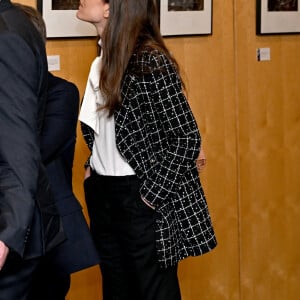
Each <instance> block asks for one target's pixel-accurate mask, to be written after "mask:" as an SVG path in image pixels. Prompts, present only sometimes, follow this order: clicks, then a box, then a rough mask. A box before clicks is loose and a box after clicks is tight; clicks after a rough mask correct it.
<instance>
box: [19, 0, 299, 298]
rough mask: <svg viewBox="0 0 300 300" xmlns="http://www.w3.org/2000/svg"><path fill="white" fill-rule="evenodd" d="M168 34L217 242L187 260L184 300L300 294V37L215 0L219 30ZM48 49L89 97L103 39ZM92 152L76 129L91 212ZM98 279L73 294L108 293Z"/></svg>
mask: <svg viewBox="0 0 300 300" xmlns="http://www.w3.org/2000/svg"><path fill="white" fill-rule="evenodd" d="M20 2H23V3H25V4H29V5H32V6H35V1H30V0H27V1H26V0H23V1H20ZM166 42H167V44H168V46H169V47H170V49H171V50H172V52H173V53H174V55H175V56H176V57H177V59H178V61H179V63H180V65H181V68H182V71H183V73H184V78H185V79H186V81H187V87H188V95H189V101H190V104H191V107H192V110H193V112H194V114H195V117H196V119H197V122H198V125H199V127H200V130H201V133H202V137H203V145H204V148H205V151H206V155H207V166H206V169H205V171H204V172H203V174H202V175H201V179H202V182H203V185H204V188H205V191H206V195H207V201H208V205H209V208H210V212H211V215H212V219H213V222H214V225H215V229H216V234H217V238H218V241H219V245H218V247H217V248H216V249H215V250H214V251H212V252H211V253H209V254H206V255H204V256H203V257H197V258H188V259H186V260H184V261H183V262H181V263H180V266H179V278H180V284H181V289H182V298H183V300H200V299H202V300H205V299H207V300H214V299H216V300H224V299H228V300H235V299H244V300H253V299H255V300H269V299H270V300H271V299H272V300H296V299H299V298H300V285H299V281H300V252H299V250H298V248H299V246H300V242H299V239H298V237H299V236H300V226H299V224H298V222H297V221H298V219H299V218H300V206H299V199H300V184H299V183H300V182H299V178H300V170H299V166H300V139H299V137H300V84H299V78H300V58H299V53H300V35H274V36H257V35H256V34H255V1H243V0H228V1H217V0H216V1H214V5H213V35H211V36H198V37H180V38H168V39H166ZM258 47H270V49H271V61H269V62H257V61H256V48H258ZM47 52H48V54H49V55H50V54H53V55H54V54H58V55H60V56H61V67H62V70H61V71H59V72H56V73H55V74H56V75H58V76H62V77H64V78H66V79H68V80H71V81H73V82H75V83H76V84H77V86H78V87H79V89H80V92H81V95H82V94H83V91H84V86H85V82H86V78H87V75H88V71H89V66H90V63H91V61H92V60H93V58H94V57H95V55H96V40H95V39H93V38H92V39H91V38H90V39H63V40H49V41H48V43H47ZM87 154H88V152H87V149H86V147H85V145H84V143H83V140H82V137H81V135H80V131H79V130H78V142H77V147H76V156H75V165H74V190H75V193H76V195H77V196H78V198H79V199H80V201H81V202H82V204H83V206H84V211H85V213H86V208H85V205H84V197H83V189H82V180H83V168H82V165H83V162H84V161H85V159H86V157H87ZM99 281H100V273H99V270H98V269H97V267H94V268H91V269H88V270H85V271H82V272H79V273H77V274H74V275H73V276H72V287H71V290H70V292H69V295H68V300H96V299H97V300H99V299H101V296H100V294H101V286H100V284H99ZM170 300H171V299H170Z"/></svg>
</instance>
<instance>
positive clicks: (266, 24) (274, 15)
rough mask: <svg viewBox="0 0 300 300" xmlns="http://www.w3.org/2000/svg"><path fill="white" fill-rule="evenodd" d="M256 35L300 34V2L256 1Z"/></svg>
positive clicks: (285, 0)
mask: <svg viewBox="0 0 300 300" xmlns="http://www.w3.org/2000/svg"><path fill="white" fill-rule="evenodd" d="M256 33H257V34H287V33H300V0H256Z"/></svg>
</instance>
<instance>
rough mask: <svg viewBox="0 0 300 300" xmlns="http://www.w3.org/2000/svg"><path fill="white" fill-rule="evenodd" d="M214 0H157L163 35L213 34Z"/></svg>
mask: <svg viewBox="0 0 300 300" xmlns="http://www.w3.org/2000/svg"><path fill="white" fill-rule="evenodd" d="M212 2H213V1H212V0H185V1H183V0H157V7H158V11H159V24H160V31H161V34H162V36H164V37H167V36H185V35H191V36H193V35H211V34H212V5H213V3H212Z"/></svg>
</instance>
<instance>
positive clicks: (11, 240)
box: [0, 0, 65, 300]
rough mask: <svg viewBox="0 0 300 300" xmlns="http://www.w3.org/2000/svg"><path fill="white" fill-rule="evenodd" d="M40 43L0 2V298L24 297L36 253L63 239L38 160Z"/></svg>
mask: <svg viewBox="0 0 300 300" xmlns="http://www.w3.org/2000/svg"><path fill="white" fill-rule="evenodd" d="M47 78H48V74H47V59H46V53H45V45H44V43H43V40H42V38H41V36H40V35H39V33H38V32H37V31H36V30H35V28H34V26H33V25H32V23H31V22H30V21H29V20H28V18H27V17H26V15H25V14H24V13H23V12H22V11H21V10H19V9H17V8H15V7H14V6H13V5H12V3H11V2H10V0H1V1H0V128H1V130H0V269H1V270H0V291H1V292H0V299H1V300H16V299H18V300H23V299H26V297H27V294H28V289H29V286H30V284H31V280H32V274H33V272H34V271H35V269H36V268H37V266H38V264H39V262H40V257H41V256H43V255H44V254H45V253H46V252H49V251H51V250H53V249H54V248H55V247H56V246H57V245H58V244H60V243H61V242H62V241H64V240H65V235H64V233H63V230H62V222H61V218H60V216H59V215H58V211H57V209H56V206H55V204H54V200H53V197H52V194H51V192H50V185H49V182H48V179H47V177H46V172H45V169H44V167H43V164H42V159H41V152H40V132H41V127H42V121H43V118H44V109H45V104H46V90H47Z"/></svg>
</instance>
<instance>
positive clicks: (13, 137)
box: [0, 33, 41, 255]
mask: <svg viewBox="0 0 300 300" xmlns="http://www.w3.org/2000/svg"><path fill="white" fill-rule="evenodd" d="M38 69H39V68H38V64H37V62H36V57H35V54H34V53H33V52H32V50H31V49H30V48H29V46H28V45H27V44H26V43H25V42H24V40H23V39H21V38H20V37H19V36H17V35H15V34H8V33H2V34H0V128H1V129H0V240H2V241H3V242H4V243H5V244H6V245H7V246H8V247H9V248H11V249H12V250H14V251H16V252H17V253H19V254H20V255H22V254H23V251H24V244H25V241H26V236H27V234H28V233H29V232H28V231H29V228H30V225H31V221H32V217H33V212H34V207H35V194H36V190H37V179H38V171H39V166H40V162H41V156H40V148H39V133H38V101H39V99H38V95H37V89H38V88H37V86H38V79H39V70H38Z"/></svg>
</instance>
